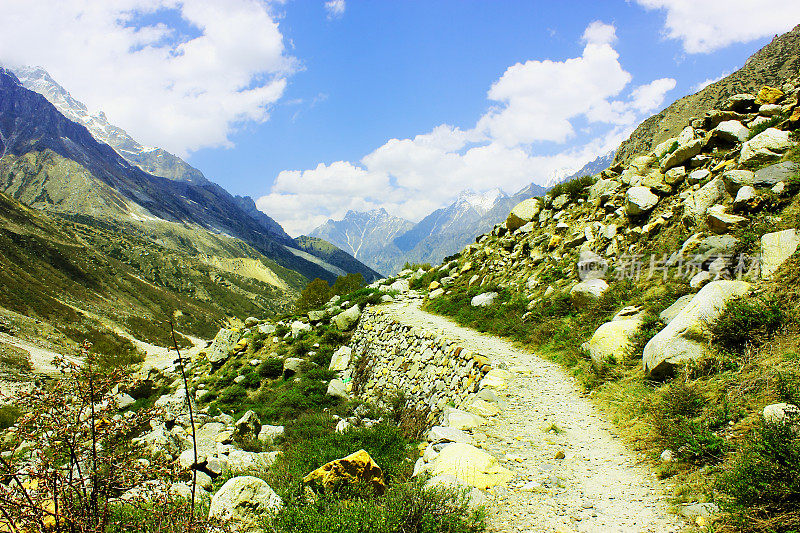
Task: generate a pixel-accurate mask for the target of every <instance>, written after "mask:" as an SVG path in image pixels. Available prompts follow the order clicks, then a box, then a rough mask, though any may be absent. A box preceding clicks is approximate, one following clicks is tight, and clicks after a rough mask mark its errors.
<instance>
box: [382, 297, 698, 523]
mask: <svg viewBox="0 0 800 533" xmlns="http://www.w3.org/2000/svg"><path fill="white" fill-rule="evenodd" d="M383 308H384V309H385V311H386V312H387V313H389V314H390V315H392V316H393V317H394V318H396V319H397V320H398V321H400V322H402V323H403V324H407V325H410V326H417V327H420V328H425V329H428V330H437V331H441V330H443V332H444V334H445V336H447V337H448V338H451V339H454V340H458V341H459V342H461V343H462V345H463V346H464V347H465V348H466V349H469V350H473V351H476V352H480V353H484V354H487V355H489V356H490V357H492V358H493V359H494V360H499V361H503V362H504V363H505V364H506V365H507V366H508V368H509V370H511V371H512V374H513V375H514V378H513V379H512V381H511V383H510V384H509V386H508V389H507V390H505V391H503V394H502V395H503V398H501V406H502V407H503V411H502V412H501V414H500V415H498V416H497V417H493V418H491V419H490V423H489V424H487V425H485V426H482V427H481V428H480V430H481V431H483V432H485V435H486V439H485V440H484V441H483V442H482V444H481V446H482V447H483V448H484V449H485V450H486V451H488V452H490V453H492V454H493V455H495V456H496V457H498V458H499V459H500V461H501V463H502V464H503V465H504V466H506V467H507V468H509V469H511V470H513V471H514V472H516V473H517V478H515V479H514V480H512V481H511V482H510V483H509V485H508V486H507V487H497V488H496V489H494V490H493V493H494V494H493V496H494V502H493V504H492V507H491V509H490V513H489V519H490V525H491V528H492V529H491V531H493V532H497V533H511V532H514V533H517V532H522V533H534V532H537V533H538V532H571V531H580V532H596V533H601V532H602V533H612V532H659V533H661V532H672V531H679V530H680V529H681V528H682V525H683V524H682V522H681V520H680V519H679V518H677V517H676V516H675V515H673V514H670V513H669V511H668V505H667V503H666V488H667V486H666V484H665V483H663V482H661V481H659V480H658V479H657V478H656V477H655V476H654V474H653V473H652V472H650V471H649V469H648V468H647V467H646V466H645V465H643V464H640V463H639V462H638V461H637V459H636V457H635V455H633V454H632V453H631V452H630V451H628V450H627V449H626V448H625V446H624V445H623V443H622V442H621V440H620V439H619V437H617V436H616V435H615V433H614V428H613V426H612V425H611V424H610V423H608V422H606V421H605V420H604V419H603V417H602V416H601V415H600V413H599V411H598V410H597V409H596V408H595V407H594V406H593V405H592V403H591V402H590V401H589V400H588V399H587V398H586V397H585V396H584V395H583V394H582V393H581V391H580V388H579V386H578V385H577V384H576V382H575V381H574V380H573V379H572V378H571V377H569V376H567V375H566V374H565V373H564V371H563V370H562V369H561V368H560V367H558V366H557V365H556V364H554V363H551V362H549V361H545V360H544V359H541V358H540V357H538V356H536V355H534V354H533V353H530V352H527V351H525V350H522V349H520V348H518V347H516V346H515V345H513V344H512V343H510V342H508V341H506V340H503V339H500V338H497V337H493V336H491V335H486V334H482V333H478V332H476V331H474V330H471V329H468V328H463V327H460V326H458V325H457V324H455V323H454V322H451V321H450V320H448V319H447V318H444V317H441V316H436V315H431V314H429V313H426V312H424V311H422V310H420V309H419V307H418V304H415V303H408V302H403V303H395V304H390V305H387V306H383ZM553 425H555V427H557V428H559V431H561V432H560V433H555V432H554V431H553V430H550V431H548V430H549V429H550V428H551V427H553ZM476 437H478V440H479V441H480V440H481V437H482V435H480V434H479V435H476ZM559 452H563V453H564V455H565V457H564V458H563V459H556V456H557V454H559Z"/></svg>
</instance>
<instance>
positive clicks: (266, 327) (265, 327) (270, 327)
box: [258, 324, 277, 335]
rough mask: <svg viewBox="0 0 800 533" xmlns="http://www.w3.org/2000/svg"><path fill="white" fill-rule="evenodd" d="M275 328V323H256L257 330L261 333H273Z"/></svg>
mask: <svg viewBox="0 0 800 533" xmlns="http://www.w3.org/2000/svg"><path fill="white" fill-rule="evenodd" d="M276 329H277V328H276V327H275V324H259V325H258V331H259V332H260V333H261V334H262V335H272V334H273V333H275V330H276Z"/></svg>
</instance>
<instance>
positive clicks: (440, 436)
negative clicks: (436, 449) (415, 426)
mask: <svg viewBox="0 0 800 533" xmlns="http://www.w3.org/2000/svg"><path fill="white" fill-rule="evenodd" d="M428 442H432V443H434V444H436V443H438V442H464V443H466V444H472V443H473V442H474V439H473V438H472V435H470V434H469V433H467V432H466V431H463V430H460V429H456V428H451V427H447V426H433V427H432V428H431V430H430V432H429V433H428Z"/></svg>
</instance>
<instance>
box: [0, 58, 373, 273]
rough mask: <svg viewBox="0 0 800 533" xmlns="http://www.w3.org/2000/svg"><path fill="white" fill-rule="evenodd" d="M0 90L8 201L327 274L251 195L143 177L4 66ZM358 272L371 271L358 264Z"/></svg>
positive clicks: (0, 161)
mask: <svg viewBox="0 0 800 533" xmlns="http://www.w3.org/2000/svg"><path fill="white" fill-rule="evenodd" d="M0 95H1V96H2V99H0V148H1V149H2V152H0V153H2V156H1V157H0V172H2V178H1V179H0V184H1V185H0V189H2V190H3V191H5V192H8V193H9V194H11V195H12V196H13V197H14V198H16V199H20V200H22V201H24V202H25V203H27V204H29V205H31V206H33V207H36V208H37V209H44V210H48V211H51V212H54V213H59V214H62V215H66V216H76V215H89V216H92V217H99V218H109V217H110V218H115V219H121V220H125V221H127V222H135V223H140V224H143V225H147V224H148V223H150V222H154V221H166V222H172V223H180V224H184V225H189V226H192V227H194V228H195V229H196V230H197V231H201V232H211V233H221V234H226V235H230V236H233V237H236V238H240V239H242V240H243V241H244V242H246V243H248V244H249V245H251V246H253V247H254V248H255V249H257V250H259V251H260V252H261V253H263V254H264V255H265V256H267V257H269V258H271V259H273V260H274V261H276V262H277V263H278V264H280V265H282V266H283V267H285V268H288V269H291V270H295V271H297V272H299V273H301V274H302V275H303V276H305V277H307V278H309V279H311V278H314V277H320V278H323V279H327V280H330V281H332V280H333V279H335V277H336V274H335V273H334V272H333V271H332V269H330V268H326V266H325V265H321V264H320V261H318V260H309V259H307V258H305V257H303V256H302V254H297V253H294V252H293V251H292V250H296V249H295V243H294V241H293V240H292V238H291V237H289V235H287V234H286V232H284V231H283V228H281V227H280V225H279V224H278V223H277V222H275V221H274V220H272V219H271V218H269V217H268V216H267V215H265V214H264V213H261V212H260V211H258V210H257V209H255V206H254V203H253V202H252V200H249V199H247V198H234V197H233V196H231V195H230V194H228V193H227V192H226V191H225V190H224V189H223V188H222V187H220V186H218V185H216V184H214V183H211V182H208V181H205V182H203V183H202V184H192V183H189V182H186V181H173V180H169V179H166V178H162V177H158V176H153V175H151V174H147V173H146V172H144V171H142V170H141V169H140V168H138V167H137V166H134V165H132V164H130V163H128V162H127V161H126V160H125V159H123V158H122V157H121V156H120V155H119V154H117V152H115V151H114V150H113V149H112V148H111V147H110V146H108V145H105V144H102V143H100V142H98V141H97V140H96V139H95V138H94V137H93V136H92V135H91V134H90V133H89V131H88V130H87V129H86V128H85V127H83V126H81V125H79V124H77V123H75V122H72V121H70V120H68V119H67V118H65V117H64V116H63V115H62V114H61V113H60V112H59V111H58V110H57V109H56V108H55V107H54V106H53V105H52V104H50V103H49V102H48V101H47V100H46V99H45V98H44V97H42V96H41V95H39V94H37V93H35V92H32V91H29V90H27V89H25V88H24V87H22V85H21V84H20V83H19V81H18V80H17V79H16V78H15V76H14V75H13V74H11V73H9V72H8V71H2V72H0ZM361 270H363V271H364V273H365V277H369V276H370V275H371V274H370V271H369V269H367V268H366V267H361Z"/></svg>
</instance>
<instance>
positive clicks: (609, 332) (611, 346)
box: [588, 318, 642, 365]
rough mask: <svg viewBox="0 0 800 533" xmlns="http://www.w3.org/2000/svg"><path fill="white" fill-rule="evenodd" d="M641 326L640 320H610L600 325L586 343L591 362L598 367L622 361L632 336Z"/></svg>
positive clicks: (631, 341)
mask: <svg viewBox="0 0 800 533" xmlns="http://www.w3.org/2000/svg"><path fill="white" fill-rule="evenodd" d="M641 326H642V320H641V318H628V319H623V320H612V321H611V322H606V323H605V324H603V325H601V326H600V327H599V328H597V330H596V331H595V332H594V334H593V335H592V338H591V339H590V340H589V343H588V347H589V355H590V356H591V358H592V362H593V363H594V364H595V365H600V364H602V363H604V362H605V361H612V362H615V363H616V362H620V361H623V360H624V359H625V358H626V357H627V356H628V353H629V352H630V350H631V348H632V345H633V338H634V335H635V334H636V332H637V331H639V328H641Z"/></svg>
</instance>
